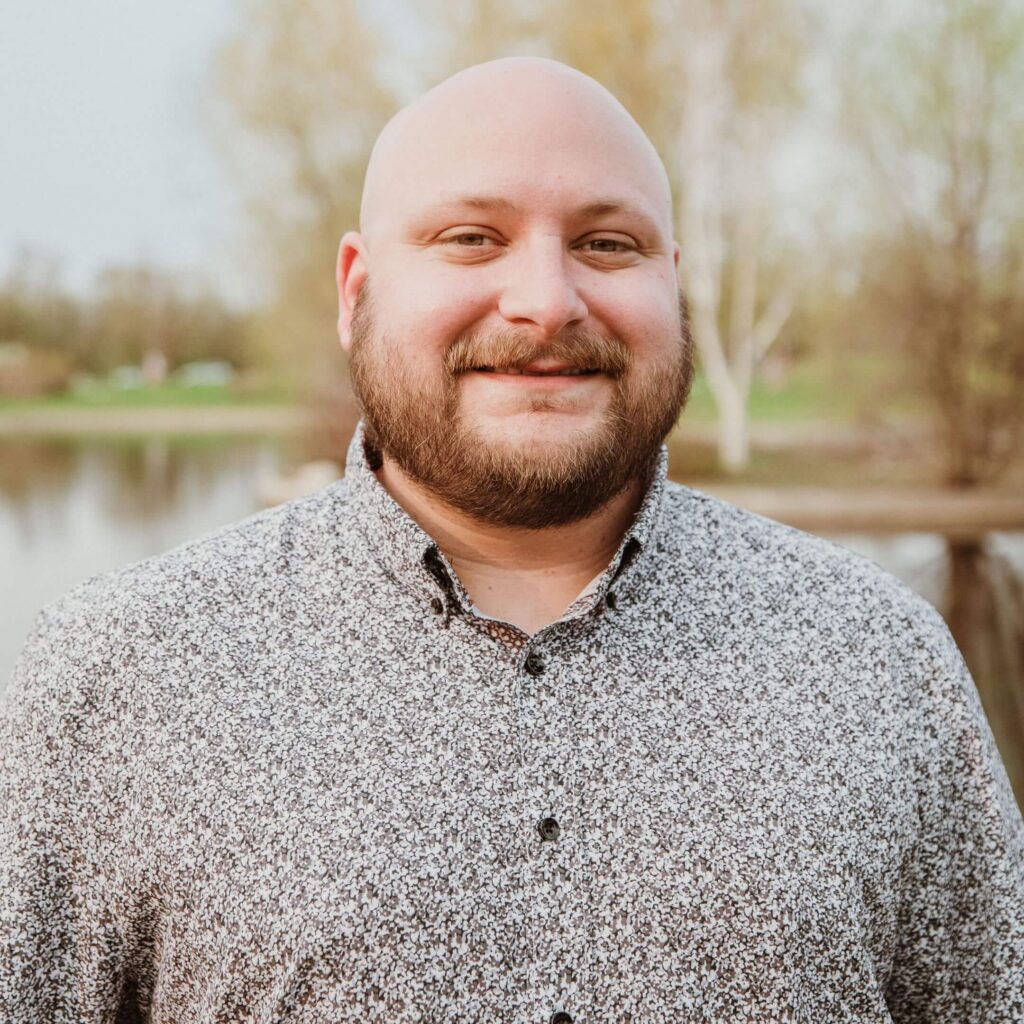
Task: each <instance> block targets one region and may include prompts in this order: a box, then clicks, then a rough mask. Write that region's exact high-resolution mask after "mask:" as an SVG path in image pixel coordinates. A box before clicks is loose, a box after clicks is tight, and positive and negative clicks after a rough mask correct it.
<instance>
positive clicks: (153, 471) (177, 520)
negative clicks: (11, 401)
mask: <svg viewBox="0 0 1024 1024" xmlns="http://www.w3.org/2000/svg"><path fill="white" fill-rule="evenodd" d="M293 457H294V453H293V451H292V450H290V449H289V446H288V442H286V441H285V440H275V439H259V438H256V439H239V438H237V437H236V438H228V439H225V438H219V439H214V438H210V439H193V438H188V439H181V440H178V439H165V438H146V439H139V438H134V437H133V438H119V439H112V440H109V441H102V440H96V439H89V440H88V441H83V442H66V441H58V440H52V439H38V440H35V439H33V440H25V439H14V438H0V567H2V573H0V615H2V618H0V623H2V624H0V692H2V691H3V689H4V688H6V685H7V682H8V680H9V678H10V673H11V670H12V668H13V665H14V661H15V658H16V656H17V653H18V651H19V649H20V648H21V646H22V644H23V642H24V639H25V636H26V635H27V633H28V631H29V629H30V628H31V625H32V622H33V620H34V618H35V616H36V613H37V612H38V610H39V609H40V608H41V607H42V606H43V605H44V604H46V603H47V602H49V601H52V600H54V599H55V598H57V597H59V596H60V595H61V594H62V593H64V592H65V591H66V590H68V589H69V588H70V587H72V586H73V585H74V584H76V583H78V582H79V581H81V580H83V579H85V578H87V577H89V576H91V575H94V574H95V573H100V572H105V571H107V570H110V569H114V568H116V567H118V566H122V565H125V564H128V563H130V562H134V561H137V560H139V559H142V558H146V557H148V556H150V555H153V554H157V553H158V552H161V551H166V550H167V549H169V548H171V547H174V546H176V545H178V544H180V543H183V542H184V541H187V540H191V539H193V538H195V537H198V536H200V535H201V534H203V533H206V532H208V531H210V530H214V529H216V528H217V527H220V526H223V525H224V524H226V523H230V522H233V521H234V520H237V519H240V518H241V517H243V516H246V515H249V514H250V513H252V512H255V511H258V510H259V508H260V507H261V501H260V493H261V491H263V490H264V489H265V488H266V487H267V485H269V484H272V482H273V481H274V479H275V478H276V477H277V475H278V474H279V473H280V472H282V471H286V470H287V469H288V468H289V466H290V464H291V462H292V460H293ZM832 539H834V540H837V541H839V542H840V543H842V544H845V545H847V546H848V547H850V548H852V549H854V550H855V551H858V552H860V553H861V554H864V555H866V556H867V557H869V558H871V559H873V560H874V561H876V562H878V563H879V564H880V565H882V566H883V567H885V568H886V569H888V570H889V571H890V572H892V573H894V574H895V575H897V576H899V577H900V578H901V579H903V580H904V581H906V582H907V583H908V584H909V585H910V586H912V587H913V588H914V589H915V590H917V591H918V592H919V593H921V594H922V595H923V596H924V597H925V598H927V599H928V600H929V601H931V602H932V603H933V604H934V605H936V607H938V608H939V609H940V611H942V612H943V614H944V615H946V616H947V619H950V617H951V616H952V615H955V616H956V617H957V621H958V623H959V624H960V625H961V627H962V629H966V630H967V631H968V632H967V634H964V633H963V632H961V633H959V634H958V635H968V636H969V637H970V641H971V642H970V644H969V648H970V649H969V650H965V656H966V657H967V660H968V663H969V664H970V665H971V668H972V672H973V673H974V675H975V680H976V682H977V684H978V688H979V691H980V692H981V695H982V699H983V701H984V702H985V706H986V709H987V711H988V714H989V718H990V720H991V721H992V723H993V729H994V731H995V733H996V737H997V739H998V740H999V742H1000V746H1001V747H1002V749H1003V756H1004V758H1005V759H1006V761H1007V766H1008V768H1009V770H1010V774H1011V778H1012V779H1013V780H1014V782H1015V784H1016V785H1017V787H1018V789H1017V791H1018V797H1019V798H1020V795H1021V793H1022V791H1024V740H1022V736H1021V729H1022V724H1024V533H991V534H988V535H987V536H986V537H985V538H984V539H983V542H982V544H981V545H980V546H977V547H976V548H975V549H973V550H969V551H967V552H966V553H964V552H963V551H961V552H960V554H961V557H959V558H953V559H951V558H950V554H949V546H948V545H947V543H946V540H945V538H943V537H942V536H940V535H938V534H927V533H925V534H920V533H912V534H896V535H890V536H881V535H877V536H876V535H871V534H857V535H844V536H835V537H833V538H832ZM950 598H952V600H951V599H950ZM951 604H952V605H955V607H950V605H951ZM965 624H966V625H965ZM962 646H964V645H962Z"/></svg>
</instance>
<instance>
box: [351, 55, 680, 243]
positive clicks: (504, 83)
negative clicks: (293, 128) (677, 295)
mask: <svg viewBox="0 0 1024 1024" xmlns="http://www.w3.org/2000/svg"><path fill="white" fill-rule="evenodd" d="M524 147H525V150H524ZM566 149H571V150H572V151H573V153H574V154H575V155H576V156H577V157H580V158H581V159H582V160H583V161H584V162H586V161H587V160H588V159H590V160H591V161H592V165H591V166H592V169H593V171H594V172H595V173H596V174H597V175H600V173H601V169H602V167H605V168H608V169H609V170H610V171H612V172H613V173H617V174H618V175H619V176H620V177H622V178H625V179H628V180H629V182H630V184H631V186H632V187H633V188H634V189H635V190H636V191H637V192H639V193H642V194H643V195H644V196H645V197H646V199H647V201H648V203H649V205H650V210H651V213H652V214H653V215H654V216H656V217H658V219H659V220H661V221H662V224H663V226H664V229H665V231H666V233H667V234H668V235H671V221H672V208H671V204H672V198H671V190H670V186H669V181H668V175H667V174H666V172H665V167H664V165H663V164H662V162H661V159H660V157H659V156H658V153H657V151H656V150H655V148H654V146H653V145H652V144H651V141H650V140H649V139H648V138H647V136H646V134H645V133H644V131H643V129H641V128H640V126H639V125H638V124H637V123H636V121H635V120H634V119H633V118H632V116H631V115H630V114H629V112H628V111H627V110H626V108H625V107H623V105H622V104H621V103H620V102H619V101H618V100H617V99H616V98H615V97H614V96H613V95H612V94H611V93H610V92H609V91H608V90H607V89H606V88H605V87H604V86H602V85H600V84H599V83H598V82H596V81H594V79H592V78H590V77H589V76H588V75H585V74H583V73H582V72H580V71H577V70H576V69H575V68H571V67H569V66H568V65H566V64H562V63H560V62H558V61H554V60H548V59H546V58H543V57H507V58H502V59H500V60H493V61H488V62H487V63H484V64H477V65H475V66H473V67H469V68H466V69H465V70H463V71H460V72H458V73H457V74H455V75H452V76H451V77H450V78H448V79H446V80H445V81H444V82H442V83H440V84H439V85H437V86H435V87H434V88H433V89H431V90H429V91H428V92H426V93H424V94H423V95H422V96H420V97H418V98H417V99H416V100H414V101H413V102H412V103H410V104H409V105H408V106H406V107H404V108H403V109H402V110H400V111H399V112H398V113H397V114H396V115H395V116H394V117H393V118H392V119H391V120H390V121H389V122H388V124H387V125H386V126H385V127H384V130H383V131H382V132H381V133H380V136H379V137H378V139H377V142H376V144H375V145H374V147H373V151H372V153H371V155H370V162H369V165H368V167H367V170H366V179H365V182H364V186H363V197H362V205H361V208H360V217H359V221H360V231H361V233H362V235H363V238H364V240H365V241H366V242H367V243H369V242H370V241H371V239H372V238H373V237H374V235H375V234H376V233H377V232H378V230H381V229H382V226H383V225H384V224H386V223H387V222H388V221H389V220H390V219H391V218H392V214H395V213H397V212H398V211H399V210H400V209H402V208H404V207H405V206H406V205H407V201H408V200H413V199H417V198H422V197H423V194H424V187H429V186H430V185H431V184H434V185H438V186H440V185H441V184H442V183H443V182H444V180H445V179H447V180H448V181H449V183H450V184H451V185H452V187H453V188H455V187H457V186H456V182H457V180H458V179H459V177H460V176H461V173H460V172H461V171H462V170H463V169H469V170H472V168H473V167H474V165H475V164H479V163H480V162H481V161H483V160H484V159H485V158H486V159H488V160H489V162H490V163H491V164H492V166H498V170H499V176H500V166H499V165H500V161H501V158H502V155H503V154H504V155H507V156H508V158H509V161H510V163H511V161H513V160H514V159H521V158H522V157H523V155H524V152H525V154H526V156H527V158H528V159H529V160H531V161H534V162H535V164H534V165H535V166H538V167H541V166H544V165H545V164H546V165H549V166H550V165H551V164H557V163H558V162H559V154H560V153H563V152H564V151H565V150H566ZM545 157H548V158H549V159H548V160H547V161H546V160H545ZM572 167H573V168H574V169H575V168H577V164H576V163H575V162H574V163H573V164H572Z"/></svg>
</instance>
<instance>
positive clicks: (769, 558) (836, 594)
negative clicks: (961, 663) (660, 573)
mask: <svg viewBox="0 0 1024 1024" xmlns="http://www.w3.org/2000/svg"><path fill="white" fill-rule="evenodd" d="M659 544H660V548H661V551H662V555H661V557H663V558H665V559H666V560H667V562H668V563H670V564H673V565H675V566H677V567H678V569H679V571H680V572H683V573H690V574H691V575H692V576H693V577H694V578H696V579H700V580H701V581H702V583H703V584H705V585H708V586H710V587H711V589H713V590H716V591H720V590H724V591H726V592H727V593H730V594H735V595H737V597H738V599H739V600H741V601H742V600H747V601H753V602H754V603H755V604H760V603H762V602H763V603H765V604H767V605H769V606H771V607H776V608H780V609H781V608H788V609H789V610H791V611H794V612H797V613H799V614H801V615H802V616H804V617H806V619H807V621H808V623H809V624H810V623H812V622H813V623H815V624H817V625H818V626H824V625H826V621H825V620H826V618H829V617H830V618H831V619H832V620H833V621H842V622H844V623H849V622H850V620H851V619H856V620H860V621H861V622H862V623H865V624H870V625H871V626H872V628H876V629H877V628H880V627H884V626H888V627H897V626H898V627H899V628H900V629H907V628H908V627H910V626H912V625H913V626H914V627H915V628H916V627H920V628H923V630H924V632H925V633H930V634H934V632H935V630H936V629H937V628H938V627H939V625H940V624H941V622H942V620H941V616H940V615H939V613H938V612H937V611H936V610H935V608H934V607H933V606H932V605H931V604H930V603H929V602H928V601H927V600H925V598H923V597H922V596H920V595H919V594H917V593H916V592H915V591H914V590H913V589H912V588H911V587H909V586H908V585H907V584H906V583H904V582H903V581H902V580H900V579H899V578H898V577H897V576H895V575H894V574H893V573H891V572H889V571H888V570H886V569H884V568H882V566H880V565H879V564H878V563H877V562H875V561H873V560H872V559H870V558H868V557H866V556H864V555H861V554H859V553H857V552H855V551H852V550H851V549H850V548H848V547H845V546H844V545H842V544H839V543H837V542H835V541H832V540H828V539H827V538H825V537H820V536H817V535H815V534H811V533H807V532H805V531H803V530H799V529H796V528H795V527H792V526H787V525H786V524H784V523H780V522H777V521H776V520H773V519H769V518H768V517H767V516H763V515H758V514H757V513H754V512H750V511H748V510H746V509H742V508H740V507H739V506H737V505H734V504H732V503H731V502H728V501H725V500H724V499H721V498H718V497H715V496H713V495H710V494H708V493H706V492H703V491H700V490H697V489H696V488H692V487H688V486H685V485H682V484H678V483H675V482H670V483H669V484H668V485H667V488H666V495H665V503H664V510H663V516H662V521H661V523H660V526H659Z"/></svg>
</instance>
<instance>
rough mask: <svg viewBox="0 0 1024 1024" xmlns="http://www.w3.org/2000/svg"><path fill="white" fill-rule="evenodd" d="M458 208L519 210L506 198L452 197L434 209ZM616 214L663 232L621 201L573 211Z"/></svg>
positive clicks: (598, 201) (637, 209) (644, 214)
mask: <svg viewBox="0 0 1024 1024" xmlns="http://www.w3.org/2000/svg"><path fill="white" fill-rule="evenodd" d="M456 206H460V207H469V208H470V209H473V210H483V211H485V212H487V213H516V212H517V211H518V209H519V208H518V207H517V206H516V204H515V203H513V202H512V201H511V200H509V199H506V198H505V197H504V196H488V195H465V196H463V195H450V196H444V197H442V198H441V200H440V201H439V202H438V203H437V204H436V206H435V207H434V210H435V211H439V210H443V209H446V208H448V207H456ZM614 213H621V214H624V215H626V216H627V217H633V218H635V219H637V220H639V221H642V222H643V223H644V224H645V225H646V226H647V227H648V229H649V230H651V231H655V232H659V231H660V230H661V228H660V226H659V225H658V223H657V222H656V221H655V220H654V218H653V217H652V216H651V215H650V214H649V213H647V211H646V210H644V209H643V208H642V207H640V206H638V205H637V204H635V203H631V202H628V201H624V200H621V199H613V198H607V199H604V198H602V199H595V200H593V201H591V202H589V203H584V204H583V205H582V206H578V207H577V208H576V209H575V210H574V211H573V216H574V217H575V218H578V219H584V220H585V219H587V218H590V217H604V216H607V215H609V214H614Z"/></svg>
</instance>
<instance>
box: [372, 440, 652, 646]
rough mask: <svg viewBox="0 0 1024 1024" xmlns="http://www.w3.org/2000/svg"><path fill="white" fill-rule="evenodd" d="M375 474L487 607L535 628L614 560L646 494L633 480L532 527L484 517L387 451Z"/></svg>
mask: <svg viewBox="0 0 1024 1024" xmlns="http://www.w3.org/2000/svg"><path fill="white" fill-rule="evenodd" d="M376 474H377V479H378V480H379V481H380V483H381V485H382V486H383V487H384V489H385V490H386V491H387V492H388V493H389V494H390V495H391V497H392V498H394V500H395V501H396V502H397V503H398V504H399V505H401V507H402V508H403V509H404V510H405V511H406V513H408V515H409V516H410V518H411V519H413V520H414V521H415V522H416V523H417V524H418V525H419V526H420V527H421V528H422V529H423V530H424V531H425V532H426V533H427V534H429V535H430V536H431V537H432V538H433V539H434V541H435V543H436V544H437V546H438V547H439V548H440V549H441V551H442V552H443V553H444V555H445V557H446V558H447V559H448V561H449V562H450V563H451V565H452V567H453V568H454V569H455V571H456V572H457V573H458V576H459V579H460V580H461V581H462V584H463V586H465V588H466V590H467V591H468V592H469V594H470V595H471V597H472V599H473V603H474V604H475V605H476V606H477V607H478V608H479V609H480V610H481V611H483V612H485V613H486V614H488V615H492V616H494V617H496V618H500V619H503V620H504V621H506V622H512V623H514V624H515V625H518V626H520V628H523V629H524V630H525V631H526V632H529V633H533V632H535V631H536V630H537V629H539V628H541V627H542V626H543V625H546V624H547V623H549V622H553V621H555V620H556V619H557V618H559V616H560V615H561V614H562V612H563V611H565V609H566V608H567V607H568V606H569V605H570V604H571V603H572V602H573V600H574V599H575V598H576V597H577V596H578V594H579V593H580V591H581V590H583V588H584V587H585V586H586V585H587V584H588V583H589V582H590V581H591V580H592V579H593V578H594V577H595V576H597V575H598V574H599V573H600V572H601V571H602V570H603V569H605V568H606V567H607V565H608V563H609V562H610V561H611V559H612V556H613V555H614V554H615V552H616V550H617V549H618V547H619V545H620V544H621V543H622V538H623V537H624V536H625V534H626V531H627V530H628V529H629V526H630V524H631V523H632V521H633V518H634V516H635V515H636V512H637V509H638V508H639V507H640V503H641V501H642V500H643V493H644V483H645V481H644V480H643V479H639V478H638V479H636V480H634V481H632V482H631V483H630V484H629V486H627V487H626V488H625V489H624V490H623V491H621V492H620V493H619V494H617V495H616V496H615V497H613V498H612V499H611V500H610V501H609V502H607V503H606V504H605V505H604V506H602V507H601V508H600V509H598V510H596V511H595V512H594V513H593V515H591V516H588V517H587V518H586V519H582V520H579V521H578V522H575V523H568V524H566V525H564V526H552V527H547V528H545V529H541V530H528V529H523V528H520V527H508V526H501V525H496V524H493V523H482V522H480V521H479V520H476V519H473V518H472V517H470V516H468V515H466V514H465V513H464V512H461V511H460V510H458V509H455V508H453V507H452V506H450V505H448V504H447V503H445V502H442V501H441V500H439V499H438V498H437V497H436V496H435V495H433V494H431V493H430V492H429V491H427V490H426V489H425V488H424V487H423V486H422V485H420V484H419V483H417V482H416V481H414V480H413V479H411V478H410V477H409V476H408V475H407V474H406V473H404V472H403V471H402V469H401V468H400V467H399V466H398V465H397V464H396V463H395V462H394V461H392V460H391V459H390V458H388V457H387V456H385V457H384V460H383V464H382V465H381V467H380V469H378V470H377V471H376Z"/></svg>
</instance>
